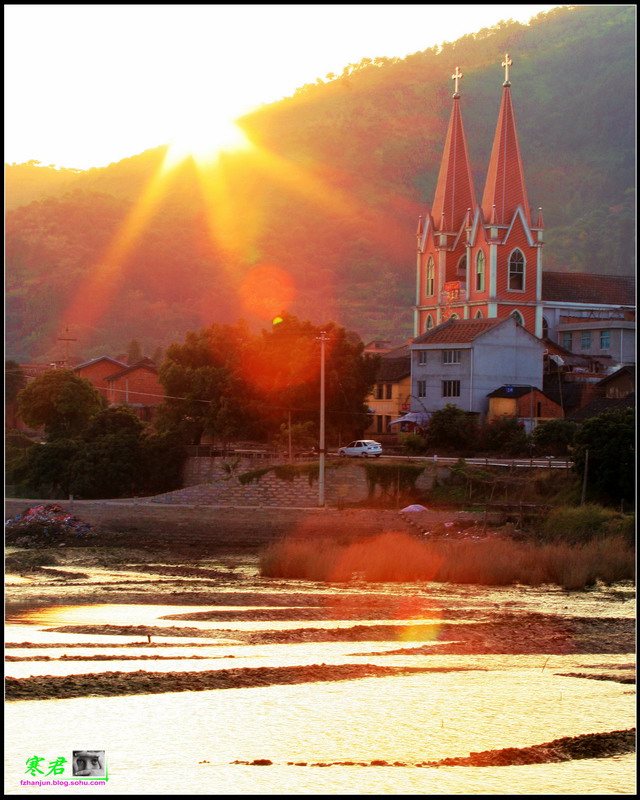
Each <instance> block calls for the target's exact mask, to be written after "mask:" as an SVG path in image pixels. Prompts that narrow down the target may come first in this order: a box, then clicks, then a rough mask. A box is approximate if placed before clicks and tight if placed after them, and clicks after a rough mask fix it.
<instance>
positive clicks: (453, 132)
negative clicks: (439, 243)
mask: <svg viewBox="0 0 640 800" xmlns="http://www.w3.org/2000/svg"><path fill="white" fill-rule="evenodd" d="M462 77H463V76H462V73H461V72H460V68H459V67H456V71H455V72H454V74H453V75H452V76H451V78H452V80H453V81H454V92H453V108H452V109H451V116H450V118H449V128H448V130H447V138H446V141H445V145H444V152H443V154H442V162H441V164H440V173H439V175H438V183H437V185H436V192H435V197H434V200H433V207H432V210H431V214H432V216H433V220H434V222H435V224H436V227H437V226H440V230H445V231H447V232H451V233H453V232H457V231H458V230H459V229H460V226H461V225H462V223H463V222H464V219H465V214H466V212H467V209H468V208H471V209H472V210H473V211H474V212H475V209H476V205H477V203H476V196H475V191H474V188H473V179H472V177H471V166H470V164H469V154H468V152H467V142H466V139H465V135H464V128H463V125H462V114H461V113H460V93H459V81H460V79H461V78H462Z"/></svg>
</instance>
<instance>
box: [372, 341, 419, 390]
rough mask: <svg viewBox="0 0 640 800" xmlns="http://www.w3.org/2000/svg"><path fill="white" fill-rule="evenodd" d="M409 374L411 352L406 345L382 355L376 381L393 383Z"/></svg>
mask: <svg viewBox="0 0 640 800" xmlns="http://www.w3.org/2000/svg"><path fill="white" fill-rule="evenodd" d="M409 375H411V353H410V352H409V347H408V345H406V344H405V345H402V347H396V348H395V349H394V350H390V351H389V352H388V353H385V355H383V356H382V358H381V359H380V366H379V367H378V371H377V373H376V381H381V382H384V381H388V382H390V383H393V382H395V381H400V380H402V379H403V378H406V377H408V376H409Z"/></svg>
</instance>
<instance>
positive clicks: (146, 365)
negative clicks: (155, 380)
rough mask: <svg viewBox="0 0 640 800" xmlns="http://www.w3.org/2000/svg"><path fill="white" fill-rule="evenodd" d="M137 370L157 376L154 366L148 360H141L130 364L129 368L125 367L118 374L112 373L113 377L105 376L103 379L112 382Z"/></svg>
mask: <svg viewBox="0 0 640 800" xmlns="http://www.w3.org/2000/svg"><path fill="white" fill-rule="evenodd" d="M137 369H148V370H149V371H150V372H154V373H156V375H157V374H158V370H157V368H156V365H155V364H154V363H153V361H152V360H151V359H150V358H146V357H145V358H143V359H141V360H140V361H137V362H136V363H135V364H131V366H130V367H126V368H125V369H121V370H119V371H118V372H114V373H113V375H107V376H106V377H105V380H106V381H113V380H115V379H116V378H122V377H123V375H128V374H129V373H131V372H134V371H135V370H137Z"/></svg>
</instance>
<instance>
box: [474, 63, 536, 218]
mask: <svg viewBox="0 0 640 800" xmlns="http://www.w3.org/2000/svg"><path fill="white" fill-rule="evenodd" d="M506 60H507V61H509V58H508V56H507V59H506ZM510 63H511V62H509V64H510ZM503 66H504V64H503ZM507 75H508V73H507ZM494 206H495V223H496V224H497V225H508V224H509V223H510V222H511V220H512V219H513V215H514V213H515V210H516V208H517V207H518V206H521V207H522V210H523V212H524V215H525V218H526V220H527V224H528V225H529V227H531V216H530V211H529V199H528V197H527V187H526V185H525V181H524V170H523V169H522V159H521V157H520V147H519V145H518V134H517V131H516V120H515V116H514V113H513V104H512V102H511V83H510V82H509V80H508V77H507V80H505V82H504V84H503V89H502V103H501V105H500V113H499V115H498V125H497V126H496V134H495V137H494V140H493V148H492V150H491V160H490V161H489V170H488V172H487V181H486V184H485V187H484V195H483V196H482V210H483V212H484V216H485V219H491V214H492V211H493V207H494Z"/></svg>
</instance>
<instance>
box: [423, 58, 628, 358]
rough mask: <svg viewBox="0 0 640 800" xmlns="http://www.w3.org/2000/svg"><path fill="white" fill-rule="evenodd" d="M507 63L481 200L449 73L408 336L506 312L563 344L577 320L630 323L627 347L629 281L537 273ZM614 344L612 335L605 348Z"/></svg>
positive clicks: (533, 216) (539, 266)
mask: <svg viewBox="0 0 640 800" xmlns="http://www.w3.org/2000/svg"><path fill="white" fill-rule="evenodd" d="M512 64H513V62H512V60H511V59H510V58H509V56H508V55H506V56H505V58H504V61H503V62H502V67H503V68H504V71H505V74H504V82H503V84H502V102H501V105H500V112H499V115H498V122H497V126H496V132H495V136H494V140H493V147H492V151H491V158H490V161H489V165H488V170H487V177H486V181H485V185H484V191H483V194H482V201H481V203H480V204H478V202H477V201H476V192H475V188H474V185H473V178H472V172H471V165H470V162H469V155H468V151H467V144H466V137H465V130H464V126H463V122H462V112H461V108H460V91H459V82H460V80H461V79H462V77H463V76H462V73H461V72H460V70H459V69H458V68H456V71H455V73H454V74H453V75H452V79H453V81H454V92H453V102H452V109H451V116H450V119H449V127H448V130H447V136H446V140H445V145H444V151H443V155H442V162H441V164H440V172H439V175H438V181H437V185H436V190H435V196H434V200H433V204H432V207H431V211H430V213H428V214H427V215H426V217H425V218H424V219H423V218H422V217H421V218H420V220H419V222H418V230H417V280H416V305H415V307H414V336H420V335H421V334H423V333H426V332H428V331H429V330H431V328H433V327H434V326H436V325H439V324H440V323H442V322H444V321H446V320H447V319H449V318H453V319H487V318H493V317H507V316H512V317H514V319H515V320H516V321H517V322H518V323H519V324H520V325H522V326H523V327H524V328H525V329H526V330H528V331H529V332H530V333H532V334H534V335H535V336H537V337H539V338H542V339H551V340H552V341H554V342H557V343H558V344H561V345H562V346H563V347H566V345H567V344H573V343H574V342H573V337H572V338H570V337H567V336H562V334H564V333H567V332H571V331H575V330H576V325H579V322H576V320H580V319H584V320H585V322H586V320H587V319H588V320H589V321H590V324H591V323H593V321H594V320H604V319H608V320H619V321H620V322H626V323H627V325H620V322H619V323H616V330H629V331H630V334H629V335H628V336H627V337H626V339H628V343H630V342H632V340H633V330H632V329H633V327H634V325H633V323H634V320H635V282H634V281H633V279H631V278H624V277H618V276H609V275H586V274H576V273H561V272H545V271H543V256H542V253H543V245H544V220H543V215H542V209H541V208H538V209H537V211H536V212H535V213H532V211H531V209H530V207H529V200H528V196H527V187H526V182H525V174H524V167H523V163H522V158H521V155H520V148H519V144H518V134H517V129H516V120H515V113H514V107H513V101H512V97H511V81H510V78H509V69H510V67H511V66H512ZM569 317H570V318H571V319H570V320H569V319H565V318H569ZM628 323H631V325H629V324H628ZM566 325H568V326H571V327H569V328H565V327H563V326H566ZM590 329H593V326H592V327H591V328H590ZM596 329H597V326H596ZM612 338H615V337H612V336H609V339H610V340H611V339H612ZM576 342H577V338H576ZM584 343H586V337H585V342H581V344H584ZM625 343H627V342H625ZM603 344H606V337H604V340H603ZM614 346H615V343H612V342H611V341H610V342H609V347H608V348H606V347H605V348H603V350H608V351H610V350H611V349H612V347H614ZM566 349H568V350H571V349H572V348H571V347H566ZM582 349H587V348H582ZM596 352H597V350H596V351H594V354H595V353H596ZM605 355H611V353H610V352H607V353H605ZM619 356H620V358H619V359H618V360H619V361H621V362H624V363H627V362H629V361H630V360H632V361H635V355H634V354H633V351H629V350H628V348H626V347H625V348H624V352H620V353H619Z"/></svg>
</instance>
